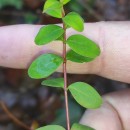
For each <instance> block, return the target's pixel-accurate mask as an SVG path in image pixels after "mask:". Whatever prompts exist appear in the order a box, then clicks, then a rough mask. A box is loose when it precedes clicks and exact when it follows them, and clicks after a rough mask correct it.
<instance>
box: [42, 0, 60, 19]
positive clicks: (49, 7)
mask: <svg viewBox="0 0 130 130" xmlns="http://www.w3.org/2000/svg"><path fill="white" fill-rule="evenodd" d="M43 13H46V14H48V15H50V16H53V17H56V18H62V3H60V2H59V1H57V0H47V1H46V2H45V5H44V9H43Z"/></svg>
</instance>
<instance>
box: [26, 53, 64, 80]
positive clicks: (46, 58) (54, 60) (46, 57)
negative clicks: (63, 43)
mask: <svg viewBox="0 0 130 130" xmlns="http://www.w3.org/2000/svg"><path fill="white" fill-rule="evenodd" d="M62 62H63V59H62V58H61V57H60V56H58V55H55V54H43V55H41V56H39V57H38V58H37V59H36V60H34V61H33V62H32V64H31V65H30V67H29V69H28V74H29V76H30V77H31V78H34V79H41V78H46V77H48V76H49V75H51V74H52V73H53V72H54V71H55V70H56V69H57V68H58V67H59V66H60V65H61V64H62Z"/></svg>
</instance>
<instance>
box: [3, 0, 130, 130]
mask: <svg viewBox="0 0 130 130" xmlns="http://www.w3.org/2000/svg"><path fill="white" fill-rule="evenodd" d="M44 2H45V1H44V0H0V26H4V25H12V24H49V23H59V22H60V21H59V20H57V19H54V18H51V17H49V16H47V15H43V14H42V8H43V4H44ZM69 11H76V12H78V13H80V14H81V16H82V17H83V18H84V20H85V21H86V22H95V21H102V20H105V21H113V20H114V21H115V20H116V21H122V20H129V19H130V1H129V0H71V2H70V3H69V4H68V5H67V6H66V12H69ZM60 76H62V74H59V73H55V74H53V75H52V77H60ZM68 77H69V81H68V82H69V84H70V83H72V82H75V81H84V82H88V83H90V84H92V85H94V87H95V88H96V89H97V90H98V92H99V93H100V94H101V95H103V94H105V93H108V92H112V91H117V90H120V89H124V88H128V87H129V85H128V84H125V83H120V82H116V81H112V80H108V79H104V78H101V77H98V76H94V75H68ZM40 83H41V80H32V79H30V78H29V77H28V75H27V71H26V70H16V69H9V68H2V67H1V68H0V102H1V101H2V102H4V103H5V104H6V106H7V108H8V111H10V113H12V114H13V115H14V116H16V117H17V118H18V119H19V120H21V121H22V122H24V123H25V124H26V125H27V126H28V127H31V126H32V127H34V128H35V127H37V126H43V125H47V124H60V125H63V126H65V111H64V96H63V91H62V90H60V89H54V88H48V87H46V86H41V84H40ZM69 106H70V116H71V122H78V121H79V119H80V118H81V116H82V114H83V112H84V109H83V108H82V107H80V106H79V105H78V104H77V103H76V102H75V101H74V100H73V99H72V98H71V96H69ZM23 129H24V128H22V127H21V126H19V125H18V124H17V123H14V122H13V121H12V120H11V119H10V118H9V114H8V115H7V113H5V112H4V111H3V107H2V105H0V130H23Z"/></svg>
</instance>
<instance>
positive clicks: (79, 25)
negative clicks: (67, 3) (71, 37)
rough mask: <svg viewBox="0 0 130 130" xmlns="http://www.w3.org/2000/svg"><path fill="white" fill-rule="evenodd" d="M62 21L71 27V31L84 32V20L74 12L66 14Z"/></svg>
mask: <svg viewBox="0 0 130 130" xmlns="http://www.w3.org/2000/svg"><path fill="white" fill-rule="evenodd" d="M63 21H64V23H65V24H66V25H68V26H70V27H72V28H73V29H75V30H77V31H79V32H82V31H83V30H84V20H83V18H82V17H81V16H80V15H79V14H78V13H75V12H71V13H69V14H67V15H66V16H65V17H64V18H63Z"/></svg>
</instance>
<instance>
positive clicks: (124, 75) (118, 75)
mask: <svg viewBox="0 0 130 130" xmlns="http://www.w3.org/2000/svg"><path fill="white" fill-rule="evenodd" d="M40 27H41V26H33V25H17V26H8V27H1V28H0V48H1V51H0V65H1V66H6V67H13V68H27V67H28V65H29V64H30V63H31V61H32V59H34V58H35V57H36V56H37V55H39V54H42V53H45V52H55V53H59V54H62V44H61V43H60V42H52V43H51V44H48V45H46V46H42V47H41V46H40V47H38V46H36V45H35V43H34V38H35V36H36V34H37V32H38V30H39V28H40ZM75 33H77V32H75V31H72V29H69V30H68V33H67V34H68V36H70V35H71V34H75ZM82 34H84V35H85V36H87V37H89V38H91V39H92V40H94V41H95V42H97V44H99V46H100V48H101V55H100V56H99V57H98V58H97V59H96V60H94V61H93V62H90V63H85V64H77V63H72V62H68V65H67V70H68V72H69V73H82V74H86V73H87V74H97V75H101V76H104V77H107V78H111V79H115V80H119V81H123V82H128V83H129V82H130V80H129V79H130V67H129V66H130V42H129V41H130V37H129V34H130V24H129V22H99V23H87V24H85V31H84V32H83V33H82ZM124 42H125V43H124ZM59 71H62V68H61V67H60V68H59Z"/></svg>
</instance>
